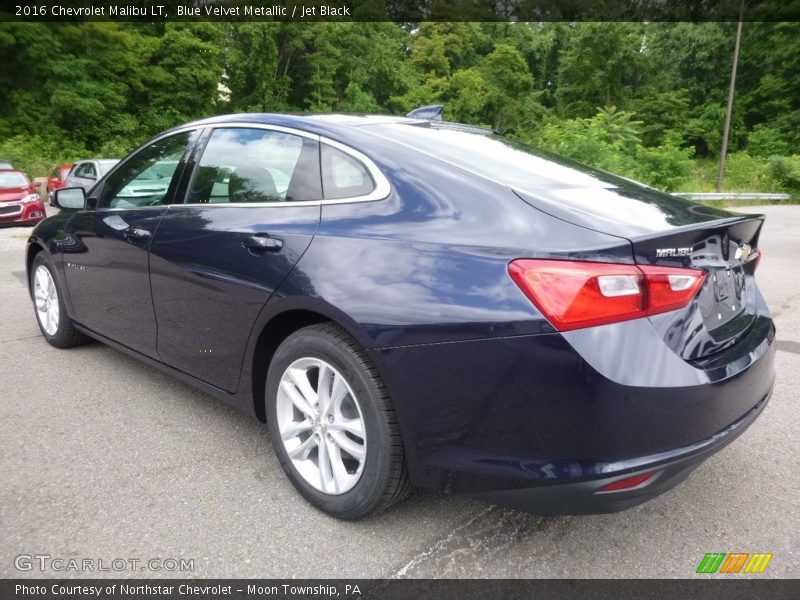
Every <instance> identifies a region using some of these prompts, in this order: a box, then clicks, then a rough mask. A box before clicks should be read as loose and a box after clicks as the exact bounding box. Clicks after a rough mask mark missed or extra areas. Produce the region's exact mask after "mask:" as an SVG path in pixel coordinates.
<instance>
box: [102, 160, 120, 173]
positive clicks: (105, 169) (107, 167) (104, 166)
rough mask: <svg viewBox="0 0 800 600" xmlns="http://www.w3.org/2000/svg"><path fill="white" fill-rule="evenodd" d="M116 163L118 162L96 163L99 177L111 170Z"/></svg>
mask: <svg viewBox="0 0 800 600" xmlns="http://www.w3.org/2000/svg"><path fill="white" fill-rule="evenodd" d="M118 162H119V161H118V160H115V161H114V162H101V163H97V165H98V166H99V167H100V175H105V174H106V173H108V172H109V171H110V170H111V168H112V167H113V166H114V165H115V164H117V163H118Z"/></svg>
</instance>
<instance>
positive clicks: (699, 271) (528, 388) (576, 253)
mask: <svg viewBox="0 0 800 600" xmlns="http://www.w3.org/2000/svg"><path fill="white" fill-rule="evenodd" d="M55 201H56V202H57V204H58V205H59V206H60V207H61V208H62V209H63V210H61V212H60V213H59V214H58V215H56V216H54V217H51V218H49V219H47V220H45V221H44V222H42V223H41V224H40V225H39V226H38V227H37V228H36V229H35V231H34V232H33V235H32V236H31V238H30V241H29V244H28V248H27V272H28V276H29V282H30V292H31V296H32V299H33V301H34V305H35V314H36V317H37V320H38V323H39V326H40V328H41V330H42V334H43V335H44V337H45V339H46V340H47V341H48V342H49V343H51V344H53V345H54V346H57V347H60V348H66V347H69V346H74V345H76V344H79V343H82V342H84V341H86V340H88V339H89V338H95V339H98V340H100V341H102V342H104V343H106V344H108V345H110V346H112V347H114V348H117V349H119V350H122V351H124V352H127V353H129V354H132V355H133V356H136V357H137V358H139V359H141V360H143V361H145V362H147V363H149V364H151V365H153V366H155V367H157V368H160V369H163V370H165V371H167V372H168V373H171V374H172V375H174V376H176V377H179V378H180V379H182V380H184V381H187V382H189V383H191V384H192V385H195V386H197V387H198V388H200V389H201V390H203V391H205V392H208V393H210V394H212V395H214V396H216V397H218V398H221V399H222V400H224V401H225V402H227V403H229V404H231V405H233V406H235V407H237V408H239V409H241V410H244V411H247V412H249V413H252V414H253V415H254V416H255V417H256V418H258V419H260V420H261V421H265V422H266V423H267V425H268V428H269V435H270V438H271V440H272V444H273V446H274V448H275V451H276V452H277V454H278V457H279V458H280V462H281V464H282V465H283V468H284V469H285V471H286V474H287V475H288V477H289V478H290V479H291V481H292V483H293V484H294V485H295V486H296V488H297V490H298V491H299V492H300V494H302V495H303V497H305V498H306V499H307V500H308V501H309V502H311V503H312V504H314V505H315V506H317V507H319V508H320V509H321V510H323V511H325V512H327V513H329V514H331V515H334V516H337V517H341V518H345V519H356V518H359V517H363V516H365V515H368V514H370V513H374V512H375V511H378V510H380V509H383V508H386V507H387V506H389V505H391V504H393V503H394V502H397V501H399V500H401V499H403V498H404V497H405V496H406V495H407V494H408V492H409V490H410V488H411V486H412V485H416V486H424V487H428V488H434V489H438V490H442V491H445V492H451V493H460V494H468V495H471V496H473V497H477V498H482V499H485V500H488V501H491V502H495V503H498V504H502V505H506V506H511V507H516V508H520V509H524V510H529V511H532V512H536V513H540V514H553V513H570V514H576V513H592V512H605V511H616V510H621V509H624V508H627V507H630V506H633V505H635V504H638V503H640V502H643V501H645V500H647V499H649V498H652V497H654V496H656V495H657V494H660V493H662V492H664V491H665V490H667V489H669V488H671V487H672V486H674V485H675V484H677V483H679V482H680V481H682V480H683V479H684V478H685V477H686V476H687V475H688V474H689V473H690V472H691V471H692V469H694V468H695V467H697V466H698V465H699V464H700V463H701V462H702V461H703V460H704V459H706V458H707V457H708V456H710V455H711V454H712V453H714V452H716V451H717V450H719V449H720V448H722V447H723V446H724V445H726V444H728V443H729V442H731V441H732V440H733V439H734V438H736V437H737V436H738V435H739V434H741V433H742V431H744V430H745V429H746V428H747V427H748V426H749V425H750V424H751V423H752V422H753V421H754V419H755V418H756V417H757V416H758V415H759V413H760V412H761V411H762V410H763V409H764V406H765V405H766V403H767V400H768V398H769V396H770V393H771V390H772V385H773V380H774V366H773V357H774V344H773V339H774V335H775V329H774V326H773V322H772V318H771V316H770V313H769V310H768V309H767V306H766V304H765V302H764V299H763V298H762V296H761V293H760V292H759V290H758V287H757V286H756V283H755V279H754V273H755V270H756V267H757V266H758V262H759V259H760V253H759V250H758V236H759V232H760V230H761V225H762V222H763V217H761V216H759V215H750V216H741V215H733V214H731V213H728V212H725V211H723V210H719V209H715V208H710V207H707V206H701V205H697V204H693V203H691V202H688V201H684V200H681V199H678V198H675V197H673V196H670V195H667V194H664V193H661V192H659V191H657V190H654V189H651V188H648V187H646V186H643V185H641V184H638V183H635V182H632V181H630V180H627V179H624V178H620V177H615V176H613V175H610V174H608V173H605V172H601V171H596V170H592V169H588V168H586V167H583V166H581V165H578V164H575V163H573V162H570V161H568V160H565V159H563V158H559V157H557V156H554V155H551V154H549V153H545V152H542V151H539V150H536V149H533V148H530V147H528V146H524V145H522V144H519V143H516V142H513V141H511V140H508V139H506V138H504V137H502V136H499V135H497V134H495V133H494V132H491V131H487V130H484V129H479V128H475V127H470V126H466V125H459V124H453V123H445V122H442V121H438V120H435V119H430V118H417V117H410V118H395V117H349V116H308V117H299V116H282V115H269V114H250V115H245V114H240V115H231V116H225V117H217V118H212V119H207V120H203V121H198V122H195V123H190V124H188V125H185V126H181V127H177V128H175V129H172V130H170V131H167V132H165V133H163V134H161V135H159V136H157V137H156V138H154V139H152V140H151V141H149V142H148V143H146V144H145V145H144V146H142V147H141V148H139V149H138V150H136V151H135V152H134V153H132V154H131V155H130V156H128V157H127V158H125V159H124V160H123V161H121V162H120V163H119V164H118V165H116V167H114V169H113V170H112V171H111V172H110V173H108V174H107V175H106V176H105V177H103V178H102V179H101V180H100V181H99V182H98V183H97V185H95V186H94V187H93V188H92V189H91V190H90V191H89V192H88V194H85V193H84V191H83V190H82V189H75V188H73V189H62V190H59V191H58V192H57V193H56V198H55ZM132 426H135V427H146V426H147V425H146V423H137V424H135V425H132Z"/></svg>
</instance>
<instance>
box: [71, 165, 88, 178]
mask: <svg viewBox="0 0 800 600" xmlns="http://www.w3.org/2000/svg"><path fill="white" fill-rule="evenodd" d="M85 174H86V163H81V164H79V165H78V166H77V167H75V171H74V172H73V173H72V176H73V177H83V176H84V175H85Z"/></svg>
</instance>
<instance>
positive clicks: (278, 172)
mask: <svg viewBox="0 0 800 600" xmlns="http://www.w3.org/2000/svg"><path fill="white" fill-rule="evenodd" d="M321 198H322V186H321V182H320V175H319V142H317V141H316V140H314V139H311V138H307V137H303V136H299V135H294V134H291V133H286V132H283V131H273V130H269V129H255V128H247V127H229V128H218V129H215V130H214V132H213V133H212V134H211V138H210V139H209V140H208V143H207V144H206V147H205V149H204V150H203V154H202V156H201V157H200V161H199V163H198V165H197V169H196V171H195V174H194V177H193V179H192V184H191V187H190V190H189V195H188V200H187V202H188V203H189V204H253V203H271V202H296V201H303V200H320V199H321Z"/></svg>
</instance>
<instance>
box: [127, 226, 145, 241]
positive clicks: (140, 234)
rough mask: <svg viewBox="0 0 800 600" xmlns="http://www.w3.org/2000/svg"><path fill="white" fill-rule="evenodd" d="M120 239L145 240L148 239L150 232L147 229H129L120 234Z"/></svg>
mask: <svg viewBox="0 0 800 600" xmlns="http://www.w3.org/2000/svg"><path fill="white" fill-rule="evenodd" d="M122 237H124V238H125V239H128V240H145V239H147V238H149V237H150V232H149V231H147V229H136V228H135V227H131V228H130V229H126V230H125V231H123V232H122Z"/></svg>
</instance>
